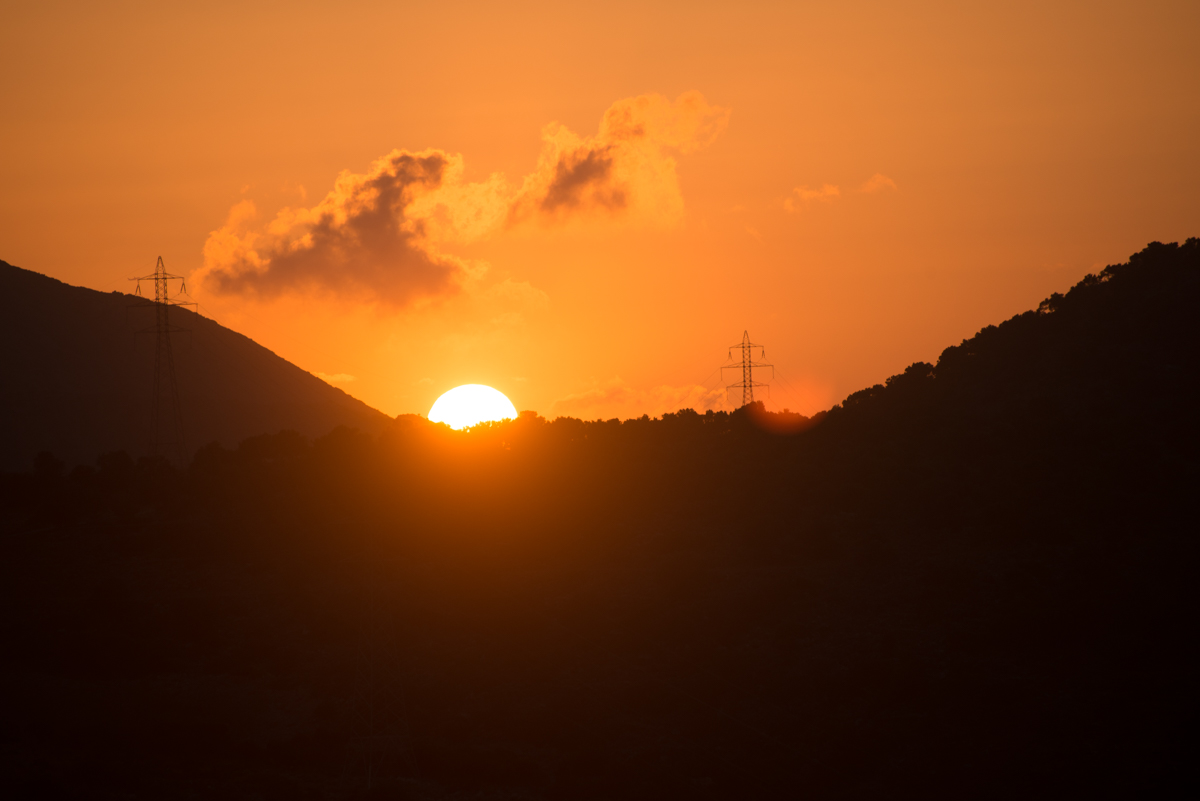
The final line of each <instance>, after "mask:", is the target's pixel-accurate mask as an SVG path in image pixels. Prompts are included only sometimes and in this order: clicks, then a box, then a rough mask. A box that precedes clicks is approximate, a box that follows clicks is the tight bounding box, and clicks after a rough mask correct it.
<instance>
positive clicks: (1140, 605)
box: [0, 240, 1200, 799]
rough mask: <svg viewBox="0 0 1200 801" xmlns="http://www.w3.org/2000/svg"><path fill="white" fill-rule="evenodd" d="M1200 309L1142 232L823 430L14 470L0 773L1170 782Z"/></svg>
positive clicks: (573, 786) (1187, 686) (1191, 508)
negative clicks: (1138, 243)
mask: <svg viewBox="0 0 1200 801" xmlns="http://www.w3.org/2000/svg"><path fill="white" fill-rule="evenodd" d="M1198 289H1200V242H1198V241H1196V240H1189V241H1188V242H1187V243H1186V244H1185V245H1183V246H1177V245H1158V244H1155V245H1151V246H1150V247H1149V248H1147V249H1146V250H1145V251H1143V252H1142V253H1140V254H1137V255H1136V256H1134V257H1133V258H1132V259H1131V260H1130V262H1129V263H1128V264H1124V265H1116V266H1113V267H1109V268H1107V269H1106V270H1105V271H1104V272H1103V273H1102V274H1101V275H1099V276H1095V277H1089V278H1088V279H1086V280H1085V281H1083V282H1082V283H1080V284H1079V285H1078V286H1076V287H1075V288H1074V289H1072V290H1071V292H1070V293H1068V294H1067V295H1065V296H1055V297H1052V298H1050V299H1049V300H1048V301H1047V302H1046V303H1044V304H1043V305H1042V306H1041V308H1039V309H1038V310H1037V311H1031V312H1028V313H1026V314H1023V315H1019V316H1017V317H1015V318H1013V319H1012V320H1009V321H1008V322H1006V323H1004V324H1002V325H1000V326H998V327H989V328H987V329H985V330H984V331H982V332H980V333H979V335H977V336H976V337H974V338H972V339H970V340H968V341H966V342H964V343H963V344H962V345H960V346H957V347H953V348H949V349H947V351H946V352H945V353H944V354H943V355H942V357H941V359H940V360H939V362H938V364H937V365H928V364H916V365H913V366H912V367H910V368H909V369H908V370H907V371H905V372H904V373H903V374H902V375H899V376H894V377H892V378H891V379H889V380H888V381H887V382H886V383H885V384H882V385H880V386H877V387H873V388H871V389H869V390H865V391H864V392H861V393H857V394H855V395H853V396H851V397H850V398H848V399H846V401H845V402H844V403H842V404H840V405H839V406H838V407H835V408H834V409H832V410H831V411H830V412H829V413H827V414H825V415H821V416H819V418H818V419H813V420H804V419H802V418H799V417H798V416H790V417H786V418H785V417H782V416H776V415H768V414H765V413H763V412H761V410H757V409H749V410H744V411H740V412H738V413H735V414H732V415H725V414H710V415H698V414H695V413H691V412H681V413H679V414H674V415H667V416H666V417H664V418H663V419H662V420H655V421H652V420H630V421H625V422H623V423H617V422H608V423H605V422H591V423H588V422H583V421H579V420H570V419H559V420H556V421H553V422H547V421H545V420H542V419H540V418H537V417H536V416H525V417H523V418H522V419H520V420H517V421H514V422H510V423H505V424H502V425H495V426H484V427H480V428H477V429H475V430H473V431H470V432H452V431H449V430H447V429H444V428H442V427H439V426H433V425H430V424H428V423H426V422H425V421H423V420H421V419H419V418H401V419H399V420H397V421H396V422H395V424H394V425H393V426H392V427H391V428H390V429H389V430H387V431H386V432H384V433H383V435H382V436H367V435H364V434H361V433H356V432H353V431H348V430H339V431H336V432H334V433H333V434H331V435H329V436H326V437H323V438H321V439H318V440H316V441H314V442H311V443H310V442H308V441H307V440H305V439H304V438H302V437H300V436H298V435H294V434H288V433H282V434H278V435H273V436H263V437H257V438H254V439H250V440H247V441H246V442H244V443H242V444H241V445H240V446H239V447H238V448H237V449H236V450H229V449H224V448H221V447H211V448H206V449H204V450H202V451H201V452H200V453H198V454H197V456H196V459H195V461H194V462H193V464H192V465H191V466H190V467H189V469H188V470H187V471H176V470H172V469H169V468H166V467H163V466H156V465H155V464H154V463H151V462H148V461H146V462H142V463H140V464H136V465H135V464H133V463H132V462H130V461H129V460H126V459H122V458H119V457H117V456H111V457H108V458H106V459H105V460H103V461H102V462H101V463H100V464H99V469H98V470H94V471H93V470H90V469H82V468H81V469H78V470H76V471H75V472H73V473H72V474H70V475H68V476H64V475H61V474H59V473H57V472H56V470H55V465H54V464H53V463H51V462H49V461H48V460H43V461H42V462H41V464H40V467H41V471H40V472H39V473H36V474H24V475H8V476H6V477H3V483H2V484H0V488H2V489H0V491H2V492H3V496H2V497H3V507H2V508H3V510H4V518H3V521H4V522H3V526H4V527H3V534H2V535H0V548H2V549H3V551H2V552H0V637H2V641H3V643H4V648H3V649H2V650H0V674H2V681H0V687H2V688H3V689H2V690H0V693H2V694H3V696H2V704H3V709H4V715H3V717H2V718H0V727H2V728H0V742H3V748H2V749H0V786H3V788H4V789H5V790H8V791H9V792H8V794H9V795H12V796H13V797H27V798H34V797H46V798H49V797H60V798H82V797H87V798H95V797H122V798H154V799H163V798H234V797H237V798H262V799H295V798H312V799H316V798H392V799H397V798H410V799H457V798H472V799H476V798H484V799H501V798H505V799H514V798H524V799H618V798H619V799H676V798H678V799H734V798H736V799H768V798H769V799H774V798H796V797H811V798H879V797H898V796H899V797H908V796H911V797H923V798H927V797H944V798H979V797H983V798H1005V799H1007V798H1014V797H1039V798H1041V797H1070V798H1076V797H1096V796H1104V797H1122V798H1131V797H1137V798H1142V797H1148V798H1158V797H1172V796H1174V795H1177V794H1178V795H1183V794H1184V793H1185V792H1186V787H1187V786H1191V785H1194V778H1193V766H1192V762H1193V761H1194V755H1193V754H1194V747H1193V743H1194V736H1195V735H1194V722H1195V692H1194V690H1193V688H1192V686H1193V684H1194V676H1195V674H1196V668H1197V664H1196V656H1197V654H1196V641H1195V637H1194V631H1195V613H1194V611H1193V610H1194V609H1195V608H1196V606H1197V605H1196V600H1197V599H1196V594H1197V593H1196V590H1195V565H1196V556H1197V547H1196V537H1195V528H1196V526H1195V523H1194V522H1193V519H1192V518H1193V517H1194V514H1195V500H1194V499H1195V487H1196V479H1197V477H1198V473H1200V465H1198V459H1197V454H1198V450H1197V446H1198V445H1200V436H1198V431H1197V422H1196V415H1195V412H1194V409H1195V406H1196V403H1197V400H1198V399H1200V392H1198V390H1197V382H1196V375H1197V366H1198V359H1197V356H1198V354H1200V335H1198V334H1197V331H1196V328H1195V326H1194V324H1193V321H1194V320H1195V318H1196V317H1197V314H1196V312H1197V310H1198V308H1200V302H1198V295H1197V290H1198ZM780 430H788V431H791V432H793V433H790V434H780V433H776V432H778V431H780ZM1181 791H1183V792H1181ZM1191 794H1193V793H1188V795H1191Z"/></svg>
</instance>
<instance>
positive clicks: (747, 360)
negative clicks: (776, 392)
mask: <svg viewBox="0 0 1200 801" xmlns="http://www.w3.org/2000/svg"><path fill="white" fill-rule="evenodd" d="M734 348H737V349H739V350H740V351H741V352H742V360H741V362H735V363H734V364H727V365H725V366H724V367H722V368H721V375H722V376H724V375H725V371H726V370H728V369H731V368H735V367H740V368H741V370H742V380H741V381H740V382H738V383H736V384H726V385H725V388H726V389H741V390H742V404H741V405H742V406H746V405H747V404H751V403H754V388H755V387H766V388H767V392H768V393H769V392H770V391H771V386H770V384H764V383H761V382H758V381H755V380H754V368H755V367H770V368H771V377H772V378H774V377H775V365H773V364H767V363H765V362H756V361H754V358H753V353H754V349H755V348H758V349H759V354H760V355H759V358H760V359H765V358H767V350H766V348H764V347H763V346H762V345H755V344H754V343H753V342H751V341H750V332H749V331H743V332H742V341H741V343H740V344H737V345H730V346H729V358H730V359H732V358H733V349H734Z"/></svg>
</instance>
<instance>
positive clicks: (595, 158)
mask: <svg viewBox="0 0 1200 801" xmlns="http://www.w3.org/2000/svg"><path fill="white" fill-rule="evenodd" d="M612 150H613V148H612V146H611V145H606V146H602V147H598V148H589V147H581V148H578V149H576V150H574V151H571V152H567V153H563V154H561V155H560V156H559V159H558V163H557V164H555V165H554V177H553V179H552V180H551V181H550V184H549V186H547V187H546V193H545V195H544V196H543V197H542V199H541V202H540V203H539V204H538V207H539V208H540V209H541V210H542V211H543V212H546V213H549V214H554V213H556V212H558V211H559V210H560V209H567V210H572V211H573V210H576V209H579V208H580V207H583V206H600V207H603V208H607V209H620V208H624V207H625V204H626V203H627V202H628V200H627V191H626V189H625V187H623V186H621V185H618V184H616V183H615V182H614V180H613V155H612Z"/></svg>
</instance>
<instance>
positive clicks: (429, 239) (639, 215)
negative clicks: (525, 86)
mask: <svg viewBox="0 0 1200 801" xmlns="http://www.w3.org/2000/svg"><path fill="white" fill-rule="evenodd" d="M729 113H730V112H729V110H728V109H724V108H719V107H717V106H712V105H710V104H709V103H708V102H707V101H706V100H705V99H704V97H703V96H702V95H701V94H700V93H699V92H687V93H685V94H683V95H680V96H679V97H678V98H677V99H676V100H675V101H673V102H672V101H670V100H668V99H667V98H665V97H663V96H661V95H654V94H650V95H641V96H639V97H633V98H627V99H624V100H619V101H617V102H616V103H614V104H613V105H612V106H610V107H609V108H608V110H607V111H605V113H604V117H603V118H602V120H601V122H600V129H599V131H598V133H597V134H596V135H595V136H587V137H581V136H579V135H577V134H575V133H573V132H571V131H570V130H568V129H567V128H566V127H565V126H563V125H561V124H559V123H551V124H550V125H548V126H546V127H545V128H544V129H543V132H542V138H543V147H542V152H541V155H540V156H539V159H538V162H537V165H536V167H535V169H534V171H533V172H532V173H530V174H529V175H527V176H525V177H524V178H523V179H521V180H520V181H518V182H515V183H510V182H509V181H508V180H507V179H506V178H505V177H504V176H503V175H501V174H499V173H496V174H493V175H491V176H490V177H489V178H488V179H487V180H485V181H479V182H466V181H464V180H463V178H462V176H463V173H464V162H463V158H462V156H461V155H456V154H449V153H446V152H444V151H441V150H436V149H430V150H424V151H421V152H419V153H412V152H409V151H407V150H393V151H392V152H391V153H388V154H387V155H385V156H383V157H381V158H379V159H377V160H376V161H375V162H374V163H373V164H371V166H370V168H369V169H368V170H367V171H366V172H365V173H361V174H359V173H353V172H350V171H348V170H345V171H343V172H342V173H341V174H340V175H339V176H338V178H337V180H336V181H335V183H334V187H333V189H332V190H331V191H330V192H329V193H328V194H327V195H326V196H325V198H324V199H323V200H322V201H321V202H320V203H318V204H317V205H315V206H313V207H312V208H285V209H283V210H281V211H279V212H278V214H276V216H275V218H274V219H273V220H271V221H270V222H269V223H268V224H267V225H266V226H265V228H259V229H255V227H254V220H255V218H256V216H257V210H256V209H255V207H254V204H253V203H252V202H251V201H249V200H244V201H242V202H240V203H238V204H237V205H235V206H234V207H233V208H232V209H230V212H229V217H228V219H227V220H226V223H225V225H224V226H222V227H221V228H220V229H218V230H216V231H213V232H212V233H211V234H210V235H209V237H208V240H207V241H206V242H205V245H204V266H203V268H202V269H201V271H200V273H199V275H198V276H197V278H198V279H199V282H201V283H203V285H204V287H205V288H206V289H210V290H212V291H213V292H216V293H218V294H224V295H242V296H245V297H252V298H256V299H264V300H269V299H273V298H275V297H278V296H280V295H282V294H286V293H306V294H327V295H333V296H338V297H343V298H353V299H355V300H360V301H361V300H365V301H371V302H378V303H381V304H385V305H390V306H393V307H404V306H411V305H414V304H418V303H420V302H422V301H427V300H431V299H436V298H439V297H445V296H448V295H453V294H456V293H459V292H462V291H463V290H464V289H466V290H469V291H475V290H477V289H478V288H479V286H480V279H482V277H483V275H484V273H485V272H486V270H487V266H486V265H484V264H480V263H472V262H469V261H467V260H464V259H460V258H457V257H454V256H451V255H448V254H446V253H444V252H443V248H444V247H445V246H447V245H454V244H467V243H470V242H474V241H477V240H479V239H481V238H483V237H485V236H489V235H491V234H493V233H495V232H498V231H503V230H508V229H511V228H512V227H514V226H518V225H521V224H523V223H526V222H530V221H534V222H537V223H539V224H542V225H554V224H561V223H564V222H567V221H575V220H584V219H600V220H605V221H611V220H613V219H615V218H624V219H628V220H633V221H638V222H649V223H651V224H665V225H670V224H674V223H675V222H678V221H679V220H680V219H681V218H682V214H683V198H682V195H681V193H680V190H679V182H678V179H677V176H676V172H675V158H676V156H678V155H680V154H686V153H691V152H694V151H696V150H698V149H700V148H702V147H705V146H707V145H708V144H710V143H711V142H712V141H713V140H714V139H715V138H716V137H717V136H718V135H719V134H720V132H721V131H722V130H723V129H724V128H725V126H726V124H727V123H728V120H729ZM510 290H511V288H509V289H502V290H500V291H502V292H509V291H510Z"/></svg>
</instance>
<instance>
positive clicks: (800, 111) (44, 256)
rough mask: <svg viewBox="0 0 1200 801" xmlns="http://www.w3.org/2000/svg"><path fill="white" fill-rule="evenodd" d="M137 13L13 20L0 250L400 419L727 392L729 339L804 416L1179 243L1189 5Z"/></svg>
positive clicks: (209, 6)
mask: <svg viewBox="0 0 1200 801" xmlns="http://www.w3.org/2000/svg"><path fill="white" fill-rule="evenodd" d="M161 5H162V4H151V3H144V4H142V3H113V4H106V5H103V6H102V5H101V4H94V3H87V4H84V3H78V4H55V3H45V2H43V3H37V4H32V3H27V4H20V5H16V4H10V5H9V6H6V10H5V12H4V24H3V26H0V62H2V67H3V69H2V70H0V97H2V99H3V108H4V111H5V114H4V124H3V128H2V133H0V136H2V137H3V139H2V141H3V144H4V147H3V149H2V150H0V258H3V259H5V260H7V261H9V262H11V263H13V264H17V265H19V266H21V267H25V268H28V269H32V270H36V271H39V272H43V273H46V274H48V275H52V276H54V277H56V278H60V279H62V280H64V281H68V282H71V283H76V284H82V285H85V286H90V287H94V288H97V289H102V290H111V289H118V288H120V289H128V286H129V285H128V283H127V282H126V281H125V280H124V279H125V278H126V277H127V276H131V275H138V274H145V273H147V272H150V271H151V270H152V268H153V265H154V261H155V258H156V257H157V256H159V255H162V256H163V257H164V259H165V260H166V263H167V267H168V269H169V270H171V271H173V272H177V273H183V274H187V275H189V276H192V281H191V287H190V288H191V290H192V295H193V297H195V299H197V300H198V301H199V303H200V304H201V311H202V312H203V313H205V314H207V315H209V316H212V317H215V318H216V319H217V320H219V321H220V322H222V323H224V324H225V325H228V326H230V327H232V328H234V329H236V330H239V331H241V332H243V333H245V334H247V335H249V336H251V337H253V338H254V339H256V340H257V341H258V342H260V343H262V344H263V345H265V346H267V347H269V348H271V349H272V350H274V351H275V352H277V353H279V354H280V355H282V356H284V357H285V358H287V359H290V360H291V361H293V362H295V363H296V364H298V365H299V366H301V367H303V368H304V369H307V370H310V371H312V372H314V373H318V374H324V375H326V376H330V377H331V379H330V380H333V381H335V382H336V384H337V385H338V386H341V387H343V388H344V389H346V390H347V391H348V392H350V393H351V394H353V395H355V396H357V397H360V398H362V399H363V400H365V401H366V402H368V403H370V404H372V405H373V406H376V407H378V408H379V409H381V410H383V411H385V412H388V413H390V414H397V413H402V412H421V413H424V412H426V411H427V410H428V409H429V407H430V405H431V404H432V402H433V400H434V399H435V398H436V397H437V396H438V395H439V394H440V393H441V392H443V391H445V390H447V389H449V388H451V387H453V386H455V385H458V384H463V383H483V384H489V385H491V386H494V387H496V388H498V389H500V390H501V391H503V392H504V393H505V394H507V395H508V396H509V397H510V398H511V399H512V400H513V402H514V403H515V404H516V406H517V407H518V408H519V409H535V410H537V411H539V412H541V413H542V414H545V415H548V416H557V415H559V414H572V415H574V416H583V417H587V418H593V417H610V416H622V417H626V416H633V415H638V414H641V413H643V412H648V413H650V414H652V415H654V414H658V413H661V412H663V411H669V410H671V409H673V408H678V407H679V406H680V405H687V406H695V407H697V408H704V407H705V406H706V405H709V406H715V407H716V408H723V407H722V405H721V404H727V403H728V402H727V401H726V400H725V396H724V393H723V392H721V391H719V389H718V391H713V390H714V389H717V388H718V383H717V379H716V377H715V376H713V375H712V371H713V370H714V368H716V367H717V366H718V365H719V364H720V363H721V362H722V361H724V359H725V357H726V352H727V346H729V345H730V344H732V343H734V342H737V341H738V340H740V338H741V335H742V331H743V330H744V329H749V331H750V334H751V336H752V337H753V339H754V340H755V341H756V342H760V343H763V344H764V345H766V347H767V356H768V360H769V361H772V362H774V363H775V364H777V365H778V366H779V367H780V372H781V375H782V377H783V378H785V379H787V385H783V384H780V385H777V386H775V387H773V388H772V402H773V405H774V406H776V407H783V406H788V407H790V408H792V409H799V410H800V411H803V412H806V413H811V412H814V411H816V410H818V409H820V408H825V407H828V406H829V405H830V404H831V403H833V402H836V401H838V400H840V399H841V398H842V397H844V396H845V395H846V394H847V393H849V392H852V391H854V390H856V389H860V388H862V387H863V386H866V385H869V384H872V383H875V382H877V381H880V380H882V379H883V378H885V377H886V376H888V375H890V374H892V373H895V372H898V371H900V370H902V369H903V368H904V367H905V366H906V365H907V364H909V363H911V362H913V361H916V360H930V361H932V360H935V359H936V358H937V355H938V353H939V352H940V351H941V349H942V348H943V347H945V346H946V345H949V344H956V343H957V342H959V341H960V340H961V339H963V338H964V337H967V336H970V335H971V334H973V333H974V332H975V331H976V330H977V329H978V328H980V327H981V326H983V325H986V324H989V323H994V322H999V321H1000V320H1002V319H1004V318H1006V317H1008V316H1011V315H1012V314H1014V313H1017V312H1020V311H1022V310H1025V309H1028V308H1031V307H1034V306H1036V305H1037V303H1038V302H1039V301H1040V300H1041V299H1042V298H1043V297H1045V296H1046V295H1048V294H1049V293H1050V292H1053V291H1061V290H1065V289H1066V288H1068V287H1069V286H1070V285H1071V284H1072V283H1074V282H1075V281H1077V280H1078V279H1079V278H1081V277H1082V276H1083V275H1084V274H1086V273H1088V272H1092V271H1096V270H1098V269H1099V268H1100V267H1102V266H1104V265H1105V264H1108V263H1112V262H1117V261H1123V260H1124V259H1125V258H1126V257H1127V256H1128V255H1129V254H1130V253H1132V252H1134V251H1136V250H1138V249H1140V248H1141V247H1142V246H1144V245H1145V244H1146V243H1147V242H1149V241H1151V240H1156V239H1157V240H1161V241H1175V240H1180V239H1183V238H1186V237H1188V236H1196V235H1200V192H1197V189H1196V187H1197V186H1200V155H1198V148H1197V145H1196V143H1197V142H1200V104H1198V103H1197V102H1196V98H1197V97H1200V48H1197V47H1196V45H1195V42H1196V40H1197V34H1200V4H1197V3H1195V2H1177V3H1149V2H1140V3H1122V4H1113V3H1100V2H1080V3H1049V2H1031V3H1014V2H1010V3H1004V4H995V5H996V7H995V9H994V10H990V11H989V10H985V11H980V10H978V9H977V8H975V5H974V4H957V3H920V4H918V3H914V4H907V5H903V6H902V5H901V4H896V3H859V4H855V3H847V2H836V3H808V4H801V3H788V4H757V5H756V4H751V3H744V2H743V3H738V4H704V3H696V2H689V3H678V4H665V3H664V4H657V5H655V6H654V7H653V8H649V7H648V6H647V4H645V3H628V4H621V3H611V2H610V3H604V4H588V5H581V6H579V7H578V10H570V9H567V8H565V4H519V3H514V4H481V3H480V4H470V3H440V4H436V6H435V4H423V5H413V6H411V7H405V6H404V5H402V4H397V3H386V4H385V3H351V2H343V3H339V4H337V5H336V6H334V5H333V4H311V3H296V2H288V3H282V2H281V3H259V4H254V3H247V2H237V3H213V2H210V3H205V4H203V5H202V6H197V8H195V9H192V10H175V9H165V8H162V7H161ZM968 5H969V6H970V7H969V8H968V7H967V6H968ZM14 6H15V7H14ZM339 176H341V177H340V178H339ZM706 378H707V380H706ZM731 379H732V376H731ZM180 381H181V385H182V386H183V388H184V389H185V390H186V377H185V376H181V377H180ZM724 408H727V405H726V406H725V407H724Z"/></svg>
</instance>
